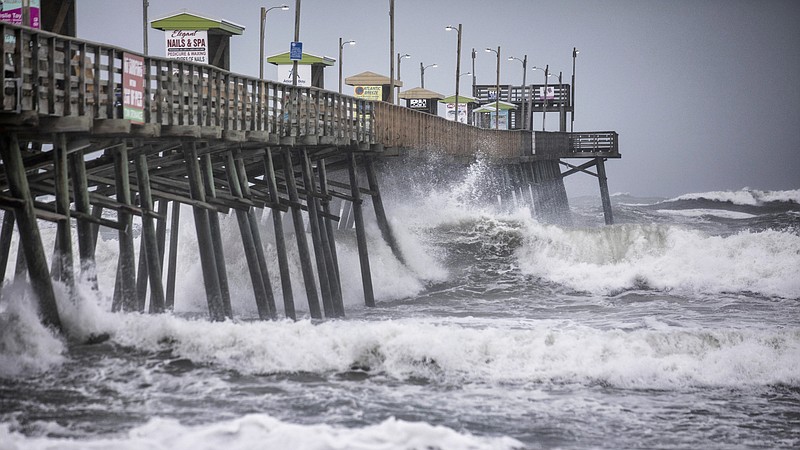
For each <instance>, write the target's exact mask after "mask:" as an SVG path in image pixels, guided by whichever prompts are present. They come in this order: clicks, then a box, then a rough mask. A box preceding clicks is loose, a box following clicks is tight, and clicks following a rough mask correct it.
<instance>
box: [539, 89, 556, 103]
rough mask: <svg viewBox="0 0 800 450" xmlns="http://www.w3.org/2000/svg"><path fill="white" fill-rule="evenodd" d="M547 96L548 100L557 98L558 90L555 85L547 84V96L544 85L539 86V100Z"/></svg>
mask: <svg viewBox="0 0 800 450" xmlns="http://www.w3.org/2000/svg"><path fill="white" fill-rule="evenodd" d="M544 98H547V99H548V100H553V99H554V98H556V90H555V89H554V88H553V86H547V94H546V96H545V92H544V86H539V100H542V99H544Z"/></svg>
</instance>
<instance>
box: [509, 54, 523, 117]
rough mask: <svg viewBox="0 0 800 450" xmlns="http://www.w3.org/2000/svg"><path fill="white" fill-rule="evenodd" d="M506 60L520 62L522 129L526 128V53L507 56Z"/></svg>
mask: <svg viewBox="0 0 800 450" xmlns="http://www.w3.org/2000/svg"><path fill="white" fill-rule="evenodd" d="M508 60H509V61H513V60H517V61H519V62H521V63H522V129H523V130H527V129H528V108H526V105H525V99H526V98H527V95H526V94H527V93H528V87H527V86H526V85H525V82H526V80H527V75H528V55H525V56H523V57H522V59H519V58H517V57H515V56H509V57H508Z"/></svg>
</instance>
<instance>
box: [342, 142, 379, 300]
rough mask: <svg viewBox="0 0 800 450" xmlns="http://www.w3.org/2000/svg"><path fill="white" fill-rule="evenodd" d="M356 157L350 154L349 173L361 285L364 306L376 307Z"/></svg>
mask: <svg viewBox="0 0 800 450" xmlns="http://www.w3.org/2000/svg"><path fill="white" fill-rule="evenodd" d="M356 167H357V166H356V155H355V154H353V153H349V154H348V166H347V168H348V172H349V174H350V191H351V195H352V196H353V201H352V203H353V217H354V220H355V227H356V244H357V245H358V260H359V262H360V263H361V285H362V287H363V289H364V304H365V305H367V306H370V307H372V306H375V293H374V292H373V290H372V273H371V272H370V268H369V251H368V250H367V233H366V230H365V229H364V216H363V212H362V208H361V202H362V200H361V191H360V190H359V189H358V173H357V171H356Z"/></svg>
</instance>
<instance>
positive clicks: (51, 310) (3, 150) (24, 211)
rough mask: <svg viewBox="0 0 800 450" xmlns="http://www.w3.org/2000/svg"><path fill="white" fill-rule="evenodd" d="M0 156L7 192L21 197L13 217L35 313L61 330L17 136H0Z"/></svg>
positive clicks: (48, 324)
mask: <svg viewBox="0 0 800 450" xmlns="http://www.w3.org/2000/svg"><path fill="white" fill-rule="evenodd" d="M0 156H2V158H3V166H4V168H5V171H6V179H7V182H8V188H9V190H10V191H11V195H13V196H14V197H15V198H17V199H19V200H21V202H22V206H19V207H16V208H14V217H15V218H16V220H17V224H18V226H17V228H18V231H19V235H20V243H21V245H22V248H23V251H24V253H25V260H26V261H27V262H28V271H29V272H30V276H31V286H32V288H33V291H34V293H35V294H36V297H37V298H38V301H39V314H40V316H41V318H42V322H43V323H44V324H45V325H46V326H50V327H53V328H55V329H56V330H58V331H62V329H61V318H60V316H59V314H58V306H57V305H56V297H55V293H54V292H53V283H52V281H51V279H50V271H49V270H48V269H47V258H46V256H45V253H44V248H43V247H42V237H41V235H40V234H39V226H38V224H37V223H36V211H35V210H34V206H33V197H31V191H30V187H29V186H28V179H27V177H26V176H25V165H24V164H23V161H22V152H21V151H20V148H19V141H18V140H17V135H16V134H14V133H11V134H10V135H6V136H0Z"/></svg>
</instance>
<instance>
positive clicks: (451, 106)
mask: <svg viewBox="0 0 800 450" xmlns="http://www.w3.org/2000/svg"><path fill="white" fill-rule="evenodd" d="M455 110H456V104H455V103H448V104H447V114H446V118H447V120H453V118H454V116H455ZM458 121H459V122H461V123H467V104H466V103H459V104H458Z"/></svg>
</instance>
